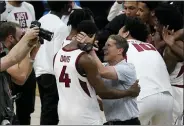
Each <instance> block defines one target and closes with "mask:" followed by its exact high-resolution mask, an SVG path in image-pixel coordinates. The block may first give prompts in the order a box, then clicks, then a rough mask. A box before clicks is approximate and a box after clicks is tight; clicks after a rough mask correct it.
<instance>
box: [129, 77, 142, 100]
mask: <svg viewBox="0 0 184 126" xmlns="http://www.w3.org/2000/svg"><path fill="white" fill-rule="evenodd" d="M138 83H139V80H136V81H135V83H134V84H133V85H132V86H131V87H130V89H129V90H130V92H131V96H132V97H137V96H138V95H139V92H140V85H139V84H138Z"/></svg>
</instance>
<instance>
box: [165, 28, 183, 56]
mask: <svg viewBox="0 0 184 126" xmlns="http://www.w3.org/2000/svg"><path fill="white" fill-rule="evenodd" d="M175 35H176V34H175V33H174V31H169V30H168V26H167V27H164V28H163V31H162V37H163V40H164V41H165V43H166V44H167V45H168V46H169V47H170V48H171V50H172V51H173V52H174V53H176V54H177V55H178V56H180V57H181V58H182V59H184V56H183V54H184V53H183V41H181V40H178V41H176V38H175V37H176V36H175ZM178 36H179V35H178Z"/></svg>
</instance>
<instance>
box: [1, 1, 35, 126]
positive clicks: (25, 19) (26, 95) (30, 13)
mask: <svg viewBox="0 0 184 126" xmlns="http://www.w3.org/2000/svg"><path fill="white" fill-rule="evenodd" d="M5 4H6V9H5V11H4V12H3V13H2V14H1V16H0V17H1V20H2V21H4V20H5V21H11V22H15V23H17V24H19V25H20V27H21V28H22V29H23V30H26V29H27V28H28V27H30V25H31V22H32V21H34V20H35V10H34V7H33V6H32V5H31V4H29V3H28V2H25V1H11V0H7V1H5ZM13 85H14V86H13V89H12V91H13V92H12V93H13V94H17V93H21V94H22V95H21V97H20V98H19V99H17V100H16V114H17V117H18V119H19V121H20V125H30V120H31V113H33V112H34V106H35V91H36V76H35V72H34V70H32V72H31V74H30V76H29V77H28V79H27V81H26V82H25V84H24V85H23V86H19V85H17V84H16V83H15V84H13ZM23 108H25V109H24V110H22V109H23Z"/></svg>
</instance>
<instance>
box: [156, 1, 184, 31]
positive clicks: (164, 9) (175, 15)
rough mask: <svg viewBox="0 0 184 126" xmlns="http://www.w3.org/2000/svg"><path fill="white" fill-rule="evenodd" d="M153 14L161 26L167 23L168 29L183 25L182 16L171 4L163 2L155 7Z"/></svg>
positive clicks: (178, 27)
mask: <svg viewBox="0 0 184 126" xmlns="http://www.w3.org/2000/svg"><path fill="white" fill-rule="evenodd" d="M155 16H156V17H157V19H158V21H159V23H160V24H161V25H163V26H167V25H169V29H170V30H172V29H174V30H179V29H181V28H182V27H183V16H182V14H181V13H180V11H179V10H178V9H177V8H176V7H174V6H173V5H170V4H167V3H163V4H160V5H159V6H158V7H157V8H156V9H155Z"/></svg>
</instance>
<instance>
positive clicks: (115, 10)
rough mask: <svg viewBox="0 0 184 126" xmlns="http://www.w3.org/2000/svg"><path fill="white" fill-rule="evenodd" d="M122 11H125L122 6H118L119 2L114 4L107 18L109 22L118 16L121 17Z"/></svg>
mask: <svg viewBox="0 0 184 126" xmlns="http://www.w3.org/2000/svg"><path fill="white" fill-rule="evenodd" d="M122 10H123V8H122V4H118V3H117V2H114V4H113V5H112V7H111V9H110V11H109V15H108V16H107V20H108V21H112V19H114V18H115V17H116V16H117V15H119V14H120V13H121V11H122Z"/></svg>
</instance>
